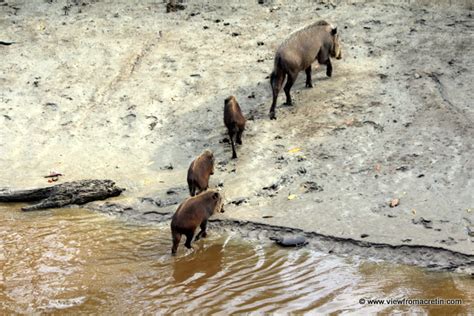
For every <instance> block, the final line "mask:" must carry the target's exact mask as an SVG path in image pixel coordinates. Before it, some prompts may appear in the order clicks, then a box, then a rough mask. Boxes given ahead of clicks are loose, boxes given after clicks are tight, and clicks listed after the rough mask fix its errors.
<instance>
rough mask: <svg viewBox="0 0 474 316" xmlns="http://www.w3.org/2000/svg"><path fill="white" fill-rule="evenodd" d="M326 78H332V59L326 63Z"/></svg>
mask: <svg viewBox="0 0 474 316" xmlns="http://www.w3.org/2000/svg"><path fill="white" fill-rule="evenodd" d="M326 76H328V77H331V76H332V64H331V59H329V58H328V61H327V62H326Z"/></svg>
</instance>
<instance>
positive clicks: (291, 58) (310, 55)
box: [270, 21, 342, 120]
mask: <svg viewBox="0 0 474 316" xmlns="http://www.w3.org/2000/svg"><path fill="white" fill-rule="evenodd" d="M330 57H335V58H336V59H341V58H342V53H341V43H340V39H339V34H338V33H337V28H336V27H332V26H331V24H329V23H328V22H326V21H318V22H316V23H313V24H311V25H308V26H306V27H304V28H302V29H300V30H298V31H296V32H294V33H293V34H291V35H290V36H289V37H288V38H287V39H286V40H285V41H284V42H283V43H282V44H281V45H280V47H279V48H278V50H277V52H276V55H275V63H274V67H273V72H272V74H271V76H270V84H271V86H272V92H273V102H272V106H271V108H270V118H271V119H272V120H274V119H276V116H275V107H276V103H277V98H278V94H279V93H280V90H281V86H282V85H283V81H284V80H285V77H287V80H286V84H285V87H284V88H283V90H284V91H285V94H286V104H287V105H292V102H291V96H290V89H291V87H292V86H293V84H294V83H295V81H296V78H297V77H298V73H299V72H300V71H302V70H305V72H306V87H308V88H311V87H313V83H312V79H311V64H312V63H313V61H315V60H317V61H318V62H319V63H320V64H324V65H326V67H327V68H326V75H327V76H328V77H331V75H332V65H331V59H330Z"/></svg>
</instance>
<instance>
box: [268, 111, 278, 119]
mask: <svg viewBox="0 0 474 316" xmlns="http://www.w3.org/2000/svg"><path fill="white" fill-rule="evenodd" d="M276 119H277V117H276V115H275V112H270V120H276Z"/></svg>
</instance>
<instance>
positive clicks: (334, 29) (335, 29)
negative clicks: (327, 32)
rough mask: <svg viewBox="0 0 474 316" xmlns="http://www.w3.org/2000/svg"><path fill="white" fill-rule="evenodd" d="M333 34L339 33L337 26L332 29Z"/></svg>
mask: <svg viewBox="0 0 474 316" xmlns="http://www.w3.org/2000/svg"><path fill="white" fill-rule="evenodd" d="M331 34H332V35H336V34H337V26H336V27H335V28H333V29H332V30H331Z"/></svg>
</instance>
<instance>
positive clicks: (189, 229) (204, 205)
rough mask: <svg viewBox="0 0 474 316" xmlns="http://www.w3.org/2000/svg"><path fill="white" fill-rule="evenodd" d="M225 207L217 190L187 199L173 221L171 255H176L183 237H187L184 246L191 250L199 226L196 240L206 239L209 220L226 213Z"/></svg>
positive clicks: (180, 206) (179, 207)
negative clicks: (212, 216)
mask: <svg viewBox="0 0 474 316" xmlns="http://www.w3.org/2000/svg"><path fill="white" fill-rule="evenodd" d="M223 205H224V202H223V198H222V195H221V194H220V193H219V192H218V191H215V190H209V191H206V192H204V193H201V194H199V195H197V196H195V197H190V198H187V199H186V200H185V201H184V202H183V203H181V204H180V205H179V206H178V209H177V210H176V213H174V215H173V218H172V219H171V238H172V239H173V247H172V248H171V253H172V254H173V255H174V254H176V250H178V245H179V242H180V240H181V236H182V235H185V236H186V243H185V244H184V245H185V246H186V248H188V249H191V241H192V240H193V236H194V232H195V230H196V228H197V227H198V226H199V227H201V231H200V232H199V233H198V234H197V235H196V239H195V240H199V238H201V237H206V236H207V233H206V227H207V220H208V218H209V217H211V215H213V214H214V213H216V212H221V213H224V206H223Z"/></svg>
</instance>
